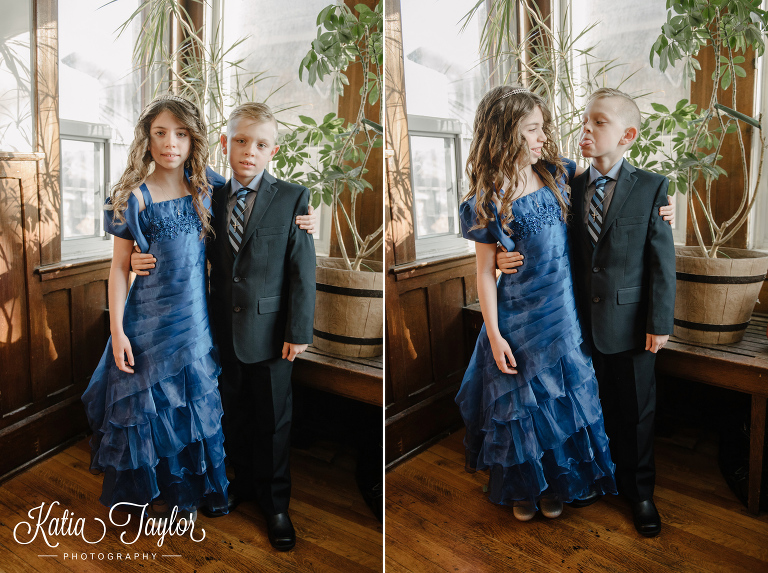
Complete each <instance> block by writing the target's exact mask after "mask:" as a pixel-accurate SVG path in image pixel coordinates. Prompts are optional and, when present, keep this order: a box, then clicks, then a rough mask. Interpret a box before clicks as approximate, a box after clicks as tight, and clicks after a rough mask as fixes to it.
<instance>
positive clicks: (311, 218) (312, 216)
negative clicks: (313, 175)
mask: <svg viewBox="0 0 768 573" xmlns="http://www.w3.org/2000/svg"><path fill="white" fill-rule="evenodd" d="M296 224H297V225H298V226H299V229H304V230H305V231H306V232H307V233H309V234H310V235H314V234H315V227H316V226H317V213H315V210H314V209H313V208H312V205H310V206H309V214H307V215H298V216H297V217H296ZM283 358H285V356H283Z"/></svg>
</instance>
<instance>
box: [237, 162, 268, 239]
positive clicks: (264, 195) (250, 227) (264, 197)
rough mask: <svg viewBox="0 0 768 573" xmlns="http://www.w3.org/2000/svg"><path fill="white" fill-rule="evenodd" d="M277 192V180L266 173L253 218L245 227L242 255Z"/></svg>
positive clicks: (254, 207)
mask: <svg viewBox="0 0 768 573" xmlns="http://www.w3.org/2000/svg"><path fill="white" fill-rule="evenodd" d="M276 191H277V187H275V178H274V177H272V176H271V175H270V174H269V173H267V172H266V171H265V172H264V175H263V176H262V178H261V184H260V185H259V191H258V192H257V193H256V200H255V201H254V202H253V209H251V216H250V217H248V223H247V224H246V226H245V234H244V235H243V242H242V243H241V245H240V251H239V252H240V253H242V252H243V249H244V248H245V244H246V243H247V242H248V239H250V238H251V235H253V232H254V231H255V230H256V227H257V226H258V224H259V223H260V222H261V218H262V217H264V213H266V212H267V209H268V208H269V205H270V203H272V199H274V198H275V193H276ZM238 254H239V253H238Z"/></svg>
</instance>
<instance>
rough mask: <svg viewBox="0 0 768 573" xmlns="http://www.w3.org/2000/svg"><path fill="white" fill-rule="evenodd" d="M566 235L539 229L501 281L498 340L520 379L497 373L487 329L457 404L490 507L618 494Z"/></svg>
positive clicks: (470, 465) (471, 464) (561, 228)
mask: <svg viewBox="0 0 768 573" xmlns="http://www.w3.org/2000/svg"><path fill="white" fill-rule="evenodd" d="M525 199H528V197H523V199H522V200H518V201H523V203H524V200H525ZM516 203H517V202H516ZM565 233H566V229H565V225H563V224H554V225H551V226H545V227H544V229H543V231H542V232H540V233H539V234H534V235H533V236H532V237H531V238H530V240H529V241H527V242H526V243H524V244H520V249H519V250H520V251H521V252H523V253H524V254H525V256H526V258H525V263H524V265H523V267H521V270H520V272H518V273H517V274H512V275H505V274H502V275H501V278H500V279H499V283H498V286H497V298H498V321H499V330H500V333H501V334H502V336H503V337H504V338H505V339H506V340H507V342H508V343H509V345H510V347H511V349H512V353H513V355H514V356H515V360H516V362H517V371H518V373H517V374H504V373H502V372H501V371H500V370H499V369H498V367H497V366H496V363H495V361H494V358H493V352H492V350H491V346H490V342H489V340H488V335H487V333H486V330H485V326H483V328H482V330H481V332H480V335H479V337H478V340H477V343H476V346H475V350H474V353H473V355H472V358H471V360H470V364H469V367H468V368H467V371H466V374H465V376H464V379H463V381H462V384H461V388H460V390H459V393H458V395H457V396H456V403H457V404H458V406H459V408H460V411H461V415H462V417H463V419H464V423H465V425H466V428H467V432H466V438H465V442H464V443H465V446H466V455H467V469H468V470H470V471H471V470H474V469H482V470H485V469H487V470H489V477H490V480H489V488H488V490H489V498H490V500H491V501H493V502H494V503H498V504H512V503H513V502H515V501H530V502H533V503H534V504H536V503H537V500H538V499H539V498H540V497H541V496H542V495H545V494H547V495H549V494H553V495H557V496H558V497H559V498H560V499H561V500H562V501H565V502H567V501H572V500H573V499H575V498H578V497H583V496H584V495H586V494H587V493H588V492H589V490H590V489H595V490H596V491H598V492H599V493H616V484H615V480H614V476H613V473H614V468H615V466H614V464H613V462H612V461H611V455H610V451H609V449H608V438H607V437H606V434H605V427H604V424H603V415H602V409H601V406H600V400H599V398H598V386H597V379H596V378H595V373H594V370H593V368H592V359H591V357H590V352H589V348H588V347H587V345H586V344H585V343H584V342H583V339H582V332H581V327H580V323H579V320H578V316H577V313H576V303H575V300H574V294H573V283H572V278H571V273H570V267H569V256H568V246H567V243H566V241H567V238H566V235H565Z"/></svg>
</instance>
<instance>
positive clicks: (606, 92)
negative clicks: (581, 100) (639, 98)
mask: <svg viewBox="0 0 768 573" xmlns="http://www.w3.org/2000/svg"><path fill="white" fill-rule="evenodd" d="M605 98H619V102H618V103H619V114H620V115H621V120H622V121H623V122H624V125H625V126H626V127H634V128H635V129H637V130H638V131H640V126H641V125H642V123H643V118H642V117H641V116H640V108H639V107H637V104H636V103H635V100H633V99H632V98H631V97H629V96H628V95H627V94H625V93H624V92H622V91H619V90H617V89H613V88H600V89H599V90H596V91H594V92H592V94H591V95H590V96H589V98H588V99H587V105H589V104H590V103H592V102H593V101H595V100H598V99H605Z"/></svg>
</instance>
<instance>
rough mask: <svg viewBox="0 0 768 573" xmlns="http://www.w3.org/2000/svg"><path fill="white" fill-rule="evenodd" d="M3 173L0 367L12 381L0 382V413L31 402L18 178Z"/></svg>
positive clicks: (0, 199)
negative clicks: (9, 383) (9, 382)
mask: <svg viewBox="0 0 768 573" xmlns="http://www.w3.org/2000/svg"><path fill="white" fill-rule="evenodd" d="M32 168H34V164H32ZM4 175H6V177H2V178H0V370H2V373H3V378H4V379H8V380H13V384H12V385H8V387H4V385H3V384H2V383H0V415H5V414H7V413H9V412H12V411H14V410H16V409H18V408H21V407H22V406H24V405H25V404H28V403H29V402H31V401H32V391H31V383H30V382H31V381H30V375H29V328H28V323H27V296H26V292H27V280H26V269H25V265H24V224H23V221H22V210H21V178H20V174H18V175H19V177H7V176H12V175H14V173H12V172H10V173H9V172H8V171H6V173H5V174H4Z"/></svg>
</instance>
